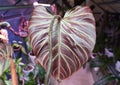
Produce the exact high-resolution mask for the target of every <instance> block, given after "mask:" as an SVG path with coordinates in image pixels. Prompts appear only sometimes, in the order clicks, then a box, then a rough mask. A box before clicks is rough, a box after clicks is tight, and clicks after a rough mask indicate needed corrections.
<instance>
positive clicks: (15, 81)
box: [10, 58, 18, 85]
mask: <svg viewBox="0 0 120 85" xmlns="http://www.w3.org/2000/svg"><path fill="white" fill-rule="evenodd" d="M10 69H11V75H12V85H18V80H17V74H16V69H15V65H14V62H13V59H12V58H10Z"/></svg>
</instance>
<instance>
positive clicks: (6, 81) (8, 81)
mask: <svg viewBox="0 0 120 85" xmlns="http://www.w3.org/2000/svg"><path fill="white" fill-rule="evenodd" d="M4 82H5V84H6V85H12V82H11V81H10V80H5V81H4Z"/></svg>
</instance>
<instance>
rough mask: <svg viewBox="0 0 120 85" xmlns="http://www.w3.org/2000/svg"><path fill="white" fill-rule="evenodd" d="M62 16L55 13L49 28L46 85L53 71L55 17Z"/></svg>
mask: <svg viewBox="0 0 120 85" xmlns="http://www.w3.org/2000/svg"><path fill="white" fill-rule="evenodd" d="M59 18H60V16H59V15H55V16H54V18H53V20H52V21H51V24H50V29H49V33H48V35H49V41H48V42H49V62H48V69H47V73H46V75H45V85H48V81H49V77H50V72H51V67H52V60H53V55H52V32H53V25H54V22H55V19H59Z"/></svg>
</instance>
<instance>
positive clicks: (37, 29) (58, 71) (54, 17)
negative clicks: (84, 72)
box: [28, 6, 96, 85]
mask: <svg viewBox="0 0 120 85" xmlns="http://www.w3.org/2000/svg"><path fill="white" fill-rule="evenodd" d="M53 11H55V12H53V13H55V14H50V13H48V11H47V10H46V8H45V7H43V6H36V7H35V9H34V11H33V15H32V17H31V20H30V25H29V28H28V32H29V38H30V42H31V46H32V49H33V52H34V54H35V55H36V57H37V59H36V60H37V61H38V62H39V63H40V64H41V65H42V66H43V67H44V68H45V69H46V72H47V73H46V79H45V85H48V83H47V82H48V79H49V77H50V75H52V76H53V77H55V78H56V80H58V82H61V81H62V80H64V79H66V78H68V77H70V76H71V75H72V74H73V73H74V72H76V71H77V70H78V69H80V67H81V66H82V65H83V64H84V63H85V62H86V61H87V60H88V58H89V56H90V55H91V53H92V50H93V48H94V44H95V38H96V33H95V20H94V17H93V15H92V13H91V10H90V9H89V8H88V7H81V6H77V7H75V8H74V9H72V10H69V11H67V12H66V13H65V15H64V13H61V10H59V11H58V10H57V8H54V10H53ZM61 14H62V15H61Z"/></svg>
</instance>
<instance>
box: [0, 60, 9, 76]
mask: <svg viewBox="0 0 120 85" xmlns="http://www.w3.org/2000/svg"><path fill="white" fill-rule="evenodd" d="M9 66H10V61H9V58H6V59H5V60H2V61H0V76H1V75H2V74H3V72H5V71H6V70H7V69H8V68H9Z"/></svg>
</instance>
